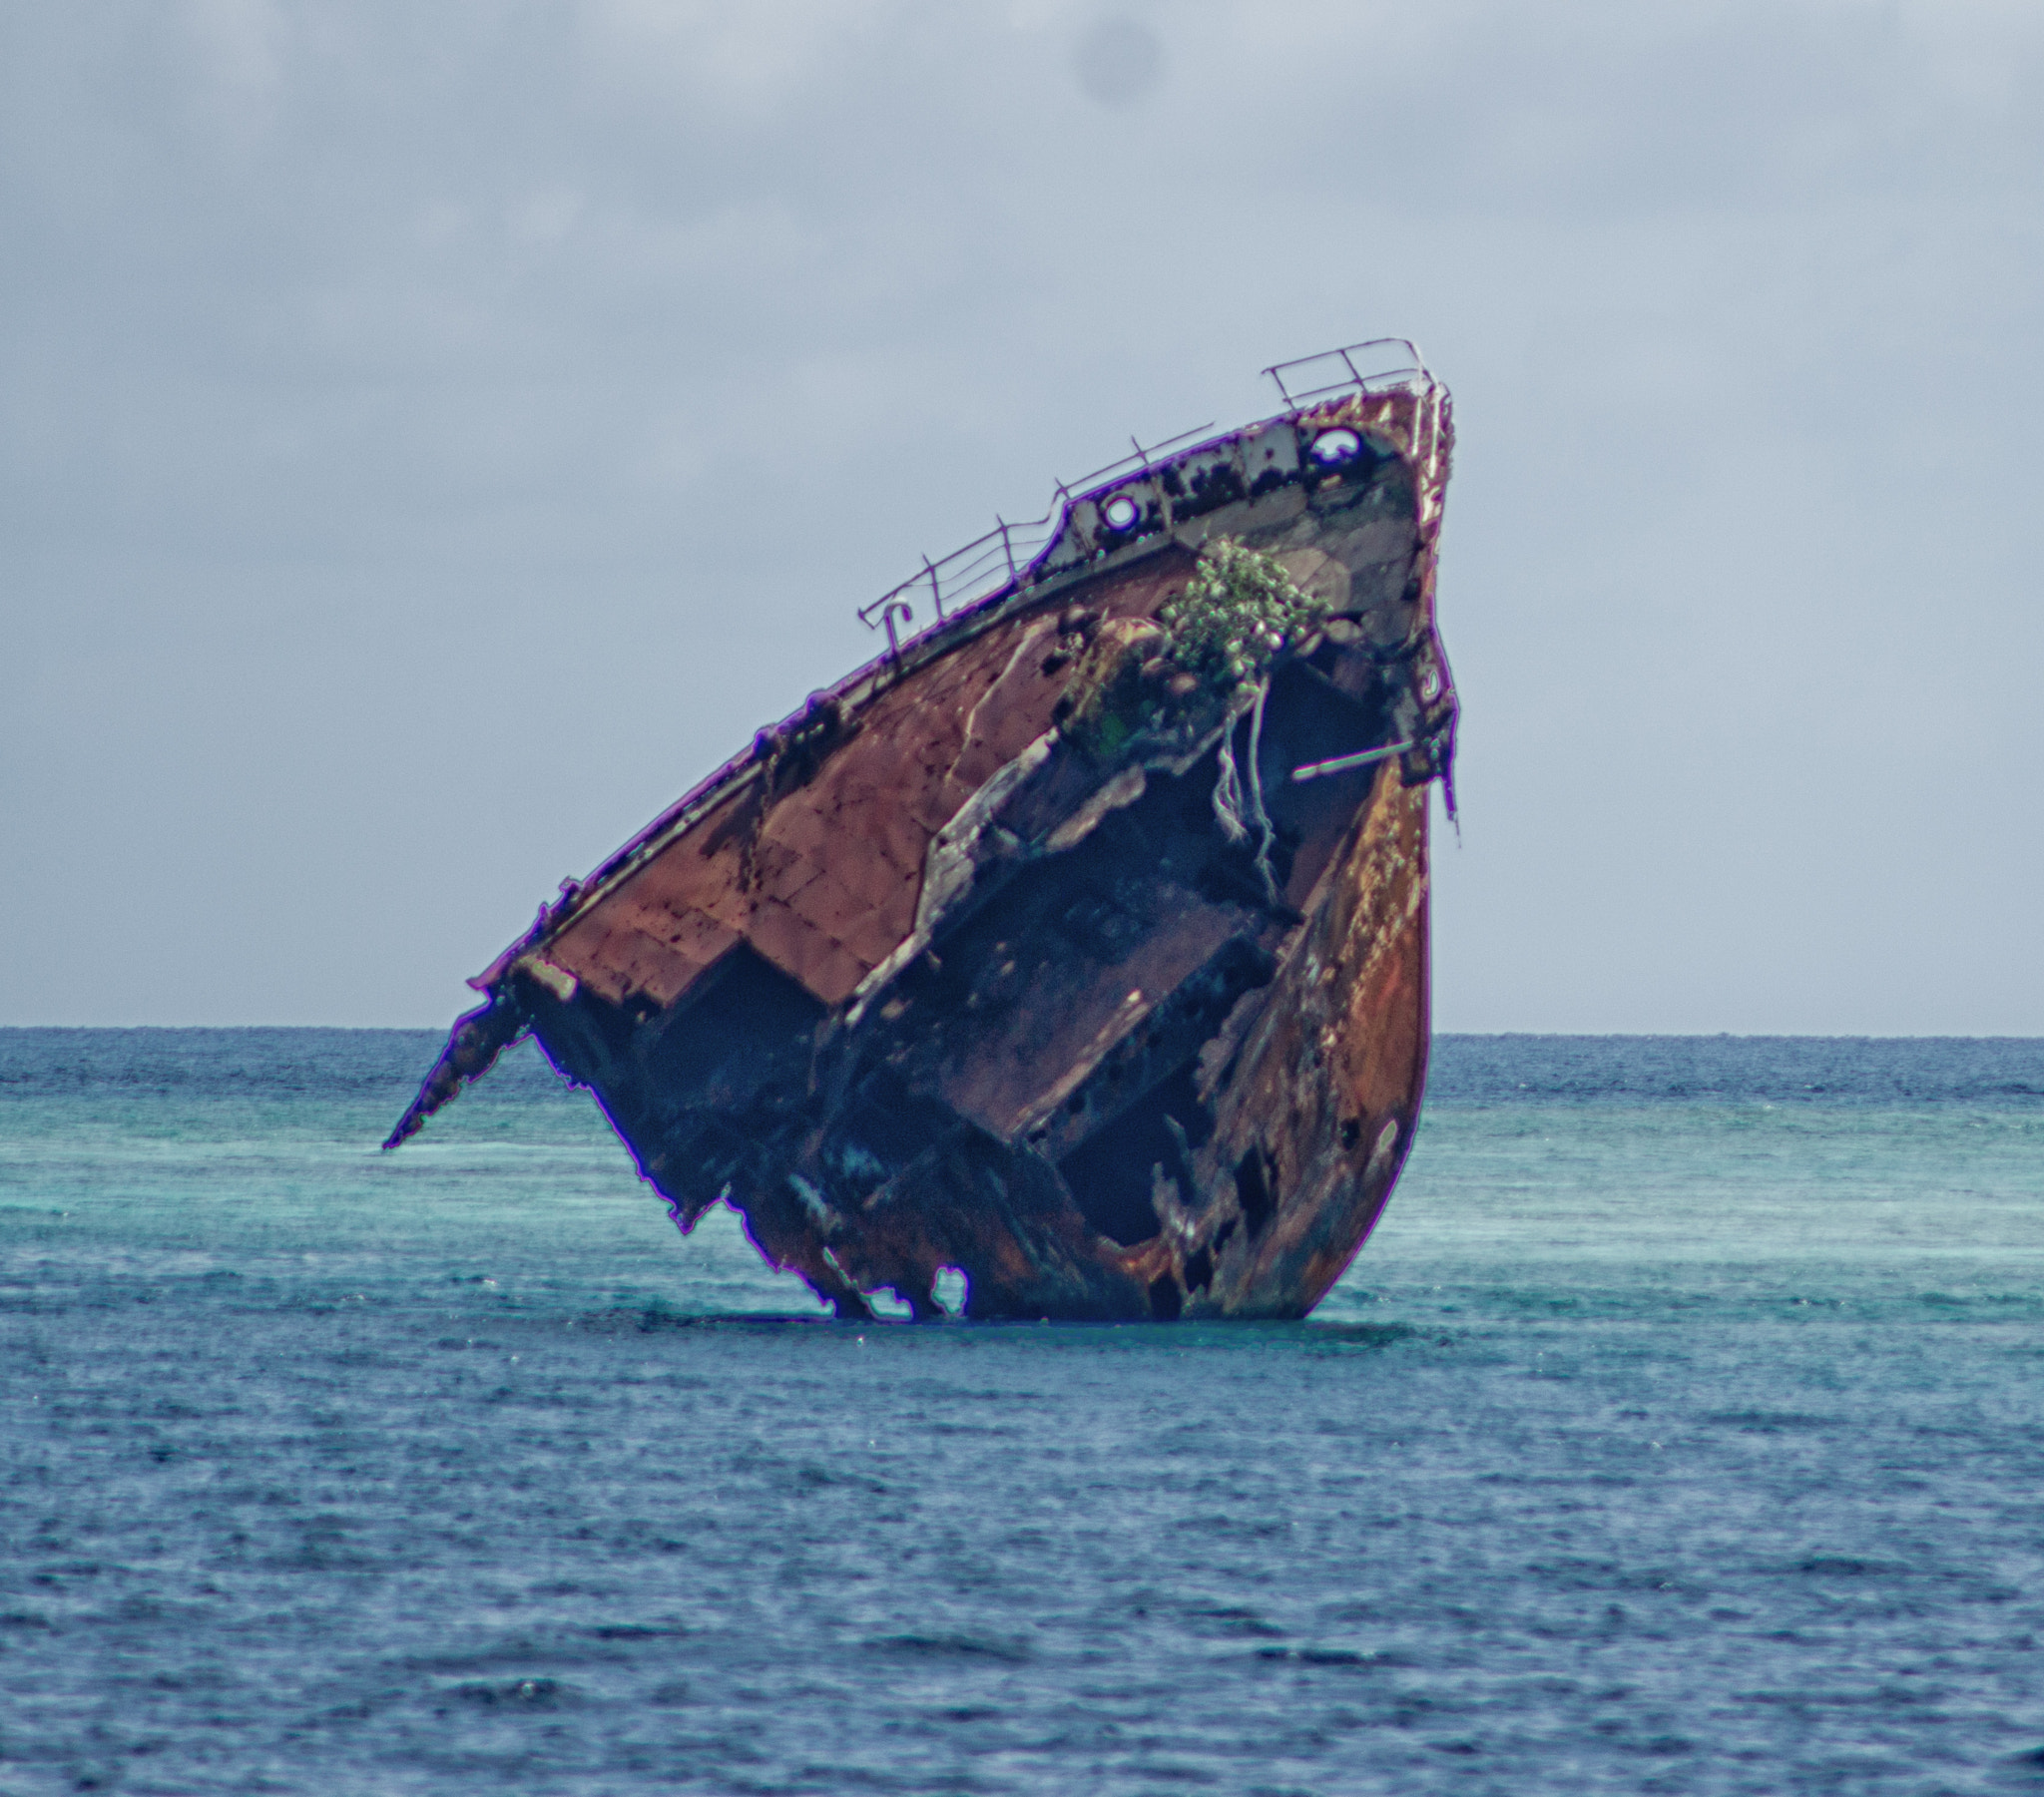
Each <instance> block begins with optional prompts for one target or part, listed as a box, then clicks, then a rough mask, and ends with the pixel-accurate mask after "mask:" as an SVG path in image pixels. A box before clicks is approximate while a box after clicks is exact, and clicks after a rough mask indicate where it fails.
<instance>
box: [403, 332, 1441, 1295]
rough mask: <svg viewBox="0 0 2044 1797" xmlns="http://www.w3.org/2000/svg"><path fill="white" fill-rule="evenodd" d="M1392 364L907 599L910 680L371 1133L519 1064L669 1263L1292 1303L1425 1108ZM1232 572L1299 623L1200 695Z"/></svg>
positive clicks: (1370, 1210) (468, 1042)
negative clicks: (762, 1264)
mask: <svg viewBox="0 0 2044 1797" xmlns="http://www.w3.org/2000/svg"><path fill="white" fill-rule="evenodd" d="M1413 362H1414V365H1413V366H1411V367H1407V368H1404V369H1401V370H1398V371H1396V372H1395V373H1393V374H1391V375H1389V376H1386V377H1384V378H1381V379H1376V380H1371V379H1362V378H1348V379H1343V380H1341V381H1340V382H1339V384H1338V386H1337V387H1336V388H1334V389H1332V390H1331V391H1323V392H1321V393H1318V394H1315V395H1310V396H1308V397H1307V398H1306V400H1305V401H1304V402H1302V403H1295V404H1291V405H1290V406H1289V407H1288V409H1287V410H1286V411H1285V412H1284V413H1283V414H1282V415H1280V416H1278V417H1277V418H1273V419H1270V420H1266V421H1265V422H1264V423H1262V424H1260V425H1256V426H1252V427H1250V428H1248V429H1247V430H1244V431H1240V432H1235V433H1231V434H1229V435H1227V436H1223V437H1218V438H1213V439H1209V440H1208V441H1206V442H1203V443H1200V444H1196V445H1195V446H1193V447H1192V448H1190V449H1187V450H1183V451H1180V452H1178V453H1176V454H1175V455H1172V456H1169V457H1166V456H1162V455H1159V454H1156V453H1155V452H1153V453H1152V455H1151V456H1148V457H1142V458H1140V459H1141V464H1142V465H1141V467H1140V468H1138V469H1136V470H1133V471H1123V472H1120V473H1118V474H1117V475H1116V476H1115V477H1114V478H1111V479H1107V480H1103V481H1100V482H1099V483H1097V484H1096V485H1094V486H1092V487H1090V488H1089V489H1087V490H1085V491H1083V492H1081V493H1080V495H1079V496H1078V497H1077V498H1063V503H1062V504H1061V505H1060V506H1059V507H1058V508H1057V509H1056V510H1055V511H1054V513H1053V515H1052V519H1051V521H1050V525H1049V529H1048V532H1047V538H1046V541H1045V542H1044V543H1043V546H1042V548H1041V549H1040V550H1039V551H1038V552H1037V553H1036V554H1034V555H1033V556H1031V557H1029V558H1028V559H1027V561H1026V563H1023V564H1020V565H1016V566H1014V569H1013V572H1012V574H1010V575H1009V576H1008V578H1005V579H1003V580H1001V581H1000V582H999V583H998V584H997V585H996V586H995V589H994V590H993V591H992V592H991V593H989V594H986V595H985V596H984V597H982V598H980V599H978V600H977V601H976V602H975V603H973V604H971V605H969V606H968V607H966V608H965V609H963V610H956V611H954V612H953V613H952V615H951V616H950V617H949V618H946V619H942V621H941V622H940V623H939V624H938V626H937V627H936V628H934V629H932V630H930V631H928V632H926V633H925V634H924V635H923V636H922V637H920V638H917V639H914V640H913V641H910V642H907V643H900V642H898V641H895V640H894V627H895V624H896V621H897V618H899V617H900V616H902V615H904V614H905V612H906V606H905V604H903V603H902V602H901V599H900V597H899V596H889V599H888V600H887V601H886V602H882V604H881V606H879V607H877V608H875V610H877V611H878V612H879V613H880V621H881V622H884V623H885V624H886V626H887V628H888V630H889V635H890V650H889V653H888V654H887V655H886V656H884V657H882V658H881V659H880V660H879V661H878V662H876V663H874V664H872V665H871V666H870V667H868V668H866V669H863V670H860V671H859V672H858V673H857V674H853V675H852V676H850V677H849V678H848V679H847V680H845V681H843V682H841V683H840V684H839V685H838V686H836V687H834V688H831V689H830V690H829V691H827V692H822V693H818V694H815V695H814V696H813V697H812V698H811V699H810V701H809V703H808V705H807V706H805V707H804V709H803V710H802V711H801V712H799V713H797V714H796V715H795V716H794V717H792V718H790V719H788V720H787V721H786V722H785V723H783V724H782V725H780V726H779V727H778V728H777V729H774V730H767V731H762V732H761V734H760V736H759V737H758V738H757V739H756V741H755V743H754V746H753V748H752V749H751V750H750V751H749V752H748V753H747V754H745V755H742V756H740V757H739V758H738V759H737V760H735V761H734V762H732V763H730V764H729V765H728V766H727V767H725V768H724V769H721V770H720V771H719V773H718V774H716V775H714V776H713V777H712V778H711V779H710V780H708V781H706V782H705V783H704V784H703V785H702V786H700V787H698V788H697V789H696V790H695V791H694V792H692V793H691V794H689V795H688V796H687V797H686V798H684V799H683V800H682V801H681V802H680V803H679V804H677V805H676V806H675V807H674V808H673V809H672V810H671V811H669V812H668V813H667V814H666V815H664V816H663V817H661V818H659V819H657V820H656V821H655V822H654V824H652V825H651V826H649V828H648V829H647V830H646V831H645V832H643V833H642V834H641V836H639V837H638V838H636V839H635V840H634V841H633V842H632V843H630V844H628V845H627V846H626V848H625V849H623V850H621V851H620V853H619V854H618V855H617V856H615V857H613V858H612V860H611V861H610V862H609V863H607V864H606V865H605V866H604V867H603V868H601V869H599V870H598V871H597V873H596V874H594V875H593V876H592V877H591V878H590V880H588V881H587V882H585V883H583V884H582V885H580V886H578V887H571V888H570V889H568V890H567V891H566V892H565V894H564V896H563V898H562V900H561V901H560V902H559V903H558V904H556V905H554V906H551V907H549V908H547V909H545V910H543V911H542V912H541V915H540V918H539V920H538V922H537V923H536V924H535V925H534V927H533V929H532V930H531V931H530V932H529V933H528V934H527V935H526V936H525V937H524V938H522V939H521V940H520V941H519V942H517V943H515V944H514V945H513V946H512V947H511V948H510V949H508V950H506V952H505V953H504V955H502V956H501V957H499V959H498V960H497V962H496V963H495V964H494V965H493V966H492V967H491V968H490V969H489V970H488V971H487V972H486V973H485V974H483V975H482V976H480V977H479V978H478V979H477V980H476V981H475V982H473V984H475V985H476V986H477V987H478V988H479V989H481V990H482V991H484V992H485V993H486V994H487V995H488V1000H487V1003H486V1004H485V1005H483V1006H482V1007H481V1008H480V1009H479V1010H477V1011H475V1012H472V1013H470V1014H469V1016H467V1017H466V1018H464V1019H462V1020H461V1022H460V1023H458V1024H457V1025H456V1027H455V1030H454V1032H453V1034H452V1036H451V1037H450V1039H449V1042H448V1046H447V1049H446V1051H445V1053H444V1054H443V1055H442V1057H441V1059H440V1062H439V1063H438V1065H436V1067H435V1068H434V1069H433V1071H432V1073H431V1074H430V1075H429V1076H428V1078H427V1081H426V1083H425V1085H424V1087H423V1088H422V1089H421V1092H420V1095H419V1098H418V1100H417V1101H416V1102H415V1103H414V1105H413V1106H412V1108H411V1110H410V1111H409V1112H407V1114H406V1116H405V1118H404V1119H403V1120H402V1122H400V1123H399V1125H398V1127H397V1129H396V1130H394V1131H393V1133H392V1136H391V1141H390V1143H389V1144H388V1145H395V1144H396V1143H397V1142H398V1141H401V1140H402V1139H403V1138H404V1137H405V1136H406V1135H408V1134H409V1133H411V1132H412V1130H414V1129H416V1128H417V1127H418V1126H419V1124H420V1123H422V1122H423V1121H424V1119H425V1118H426V1117H427V1116H428V1115H430V1113H431V1112H432V1111H433V1110H435V1109H437V1107H438V1106H439V1105H441V1104H444V1103H445V1102H446V1101H447V1100H448V1099H449V1098H451V1097H452V1096H453V1095H454V1094H455V1093H456V1092H458V1091H459V1090H460V1088H461V1087H462V1085H464V1084H465V1083H466V1082H467V1081H469V1080H472V1079H474V1078H477V1077H479V1076H480V1074H481V1073H482V1072H484V1071H486V1069H487V1068H488V1066H489V1065H490V1063H491V1062H492V1061H494V1059H495V1057H496V1055H497V1054H498V1053H499V1052H500V1051H501V1049H502V1048H503V1047H504V1046H505V1045H507V1044H508V1043H509V1042H511V1041H513V1040H515V1039H516V1038H517V1037H518V1036H519V1035H521V1034H523V1033H526V1032H530V1033H531V1034H533V1035H534V1036H535V1037H537V1039H538V1041H539V1042H540V1044H541V1046H542V1048H543V1049H544V1050H545V1052H546V1053H547V1055H548V1056H549V1058H550V1059H551V1060H552V1061H553V1062H554V1063H555V1065H556V1066H557V1067H559V1068H560V1069H561V1070H562V1071H563V1072H564V1073H566V1074H567V1075H568V1076H569V1077H571V1078H572V1079H574V1080H576V1081H578V1082H580V1083H582V1084H585V1085H587V1086H589V1087H590V1088H591V1089H592V1090H593V1091H594V1092H595V1093H596V1095H597V1097H598V1098H599V1099H600V1100H601V1102H602V1104H603V1106H604V1109H605V1111H606V1112H607V1114H608V1115H609V1117H610V1119H611V1121H612V1122H613V1123H614V1124H615V1125H616V1127H617V1129H618V1132H619V1134H620V1135H621V1136H622V1137H623V1138H624V1140H625V1141H626V1143H627V1144H628V1145H629V1147H630V1148H631V1150H632V1152H633V1154H634V1156H635V1157H636V1159H637V1161H638V1164H639V1167H640V1170H641V1171H642V1173H643V1174H644V1175H645V1177H646V1178H647V1179H648V1180H650V1181H651V1182H652V1183H653V1184H654V1185H655V1186H656V1187H657V1188H658V1189H659V1190H660V1191H661V1193H662V1194H663V1195H664V1196H665V1197H666V1198H667V1200H668V1202H669V1204H670V1206H671V1207H672V1209H673V1213H674V1215H675V1217H676V1220H677V1221H678V1222H679V1223H680V1225H681V1227H682V1228H683V1229H684V1230H685V1231H686V1230H687V1229H689V1228H691V1227H692V1226H693V1225H694V1223H695V1221H696V1220H697V1218H698V1217H700V1216H701V1215H702V1214H703V1213H704V1211H705V1210H706V1209H708V1208H709V1206H710V1205H712V1204H714V1203H716V1202H718V1201H719V1200H720V1199H723V1200H726V1201H728V1202H730V1203H731V1204H732V1205H734V1206H735V1207H736V1208H737V1209H738V1210H739V1211H740V1212H741V1213H742V1214H743V1216H744V1218H745V1222H746V1226H747V1229H748V1231H749V1233H750V1234H751V1236H752V1239H753V1240H754V1241H755V1242H756V1243H757V1244H758V1246H759V1247H760V1249H761V1250H762V1251H763V1253H765V1254H766V1255H767V1258H768V1259H769V1260H770V1261H772V1262H773V1263H774V1264H775V1265H777V1266H781V1267H786V1268H792V1269H794V1270H796V1271H798V1272H799V1273H800V1274H801V1275H802V1276H803V1278H805V1279H806V1280H807V1281H808V1282H809V1284H810V1285H811V1286H812V1287H813V1288H814V1289H815V1290H816V1291H817V1292H818V1293H820V1294H821V1295H823V1296H824V1297H826V1298H828V1299H830V1300H831V1301H832V1302H833V1303H834V1304H835V1305H836V1307H837V1308H838V1310H839V1312H840V1314H846V1315H854V1316H863V1315H867V1314H869V1313H870V1312H869V1306H868V1304H867V1297H868V1296H869V1295H870V1294H874V1293H877V1292H879V1291H880V1290H882V1289H891V1290H892V1291H893V1292H895V1293H896V1294H897V1295H898V1296H899V1297H900V1298H901V1299H904V1300H906V1301H907V1303H908V1304H909V1305H910V1306H911V1308H912V1309H913V1311H914V1314H915V1315H916V1316H918V1317H929V1316H936V1315H939V1314H942V1309H941V1306H940V1304H939V1299H938V1292H939V1290H940V1289H941V1276H942V1275H944V1274H945V1273H947V1272H950V1271H952V1270H954V1269H955V1271H956V1272H957V1273H962V1274H963V1275H964V1290H965V1293H966V1297H965V1304H964V1308H965V1312H966V1314H968V1315H971V1316H977V1317H1067V1318H1082V1317H1087V1318H1159V1319H1167V1318H1177V1317H1197V1316H1230V1317H1297V1316H1302V1315H1304V1314H1305V1313H1306V1312H1307V1311H1308V1310H1310V1309H1311V1308H1312V1306H1313V1305H1314V1304H1315V1303H1317V1302H1318V1301H1319V1299H1320V1298H1321V1297H1322V1296H1323V1295H1324V1294H1325V1292H1326V1290H1327V1288H1328V1287H1329V1286H1330V1285H1331V1284H1332V1283H1333V1282H1334V1280H1335V1279H1336V1278H1337V1277H1338V1276H1339V1275H1340V1273H1341V1271H1342V1269H1343V1268H1344V1267H1346V1266H1347V1264H1348V1262H1349V1261H1350V1260H1351V1259H1352V1258H1353V1256H1354V1254H1355V1252H1356V1250H1357V1249H1358V1248H1359V1247H1360V1246H1361V1244H1362V1241H1363V1239H1364V1237H1365V1236H1366V1235H1367V1234H1368V1233H1369V1230H1370V1228H1371V1227H1372V1225H1373V1224H1374V1223H1375V1221H1376V1218H1377V1216H1378V1214H1379V1213H1380V1212H1381V1210H1382V1208H1383V1205H1384V1203H1385V1200H1386V1199H1387V1198H1388V1197H1389V1195H1390V1191H1391V1187H1392V1184H1393V1183H1394V1181H1395V1180H1396V1178H1397V1174H1398V1169H1399V1167H1400V1166H1401V1164H1402V1163H1403V1160H1404V1157H1405V1153H1406V1151H1407V1148H1408V1147H1409V1145H1410V1143H1411V1139H1412V1132H1413V1128H1414V1125H1415V1123H1416V1122H1417V1119H1418V1113H1419V1105H1420V1099H1421V1094H1422V1089H1423V1086H1424V1080H1425V1069H1426V1052H1427V1042H1428V1014H1427V1003H1428V995H1427V980H1428V942H1427V928H1428V923H1427V900H1428V874H1427V802H1428V801H1427V788H1428V785H1429V784H1430V782H1431V781H1432V780H1433V779H1435V778H1436V777H1444V776H1446V775H1447V774H1448V772H1449V768H1450V757H1451V755H1452V749H1453V734H1454V723H1455V717H1456V701H1455V696H1454V690H1453V685H1452V681H1451V679H1450V677H1449V674H1448V669H1447V664H1446V659H1445V656H1444V654H1443V653H1442V650H1441V646H1440V640H1439V637H1438V634H1437V633H1436V631H1435V627H1434V615H1433V614H1434V604H1433V599H1434V594H1433V587H1434V568H1435V559H1436V552H1437V544H1438V532H1439V524H1440V508H1441V499H1442V494H1443V491H1444V488H1445V485H1446V480H1447V471H1448V450H1449V442H1450V431H1449V426H1448V416H1447V396H1446V393H1445V391H1444V390H1443V389H1442V388H1441V387H1440V386H1439V385H1438V384H1437V383H1436V382H1434V381H1433V379H1432V377H1431V376H1430V375H1427V374H1426V373H1425V371H1424V369H1423V367H1419V366H1417V358H1416V356H1415V357H1414V358H1413ZM1342 367H1343V369H1344V370H1345V371H1346V373H1347V374H1348V375H1349V376H1353V375H1354V373H1355V367H1354V364H1353V362H1352V361H1351V360H1350V359H1349V358H1348V356H1347V355H1346V354H1345V352H1344V353H1343V355H1342ZM1279 384H1280V390H1282V388H1283V382H1282V381H1281V379H1280V383H1279ZM1286 397H1287V399H1290V397H1291V395H1290V394H1288V393H1287V395H1286ZM1062 497H1063V496H1062V494H1061V498H1062ZM1217 546H1218V547H1217ZM1000 548H1001V549H1002V550H1003V551H1005V552H1007V553H1008V555H1009V556H1010V557H1011V559H1012V558H1013V551H1014V545H1013V543H1012V541H1011V539H1010V536H1009V534H1008V532H1007V530H1006V528H1005V527H1004V529H1003V532H1002V535H1001V539H1000ZM1230 554H1234V555H1238V556H1239V557H1240V558H1241V563H1242V565H1243V566H1245V567H1252V568H1253V569H1259V570H1264V571H1266V572H1267V573H1268V575H1269V577H1270V578H1271V579H1272V580H1274V581H1278V583H1279V585H1280V586H1281V589H1282V592H1283V593H1284V594H1286V595H1288V596H1289V597H1288V599H1287V600H1286V603H1287V604H1290V603H1292V602H1296V606H1295V609H1294V611H1293V612H1292V613H1291V614H1289V616H1292V617H1293V618H1295V619H1303V620H1305V621H1306V622H1305V623H1295V624H1294V625H1293V626H1292V628H1291V630H1290V633H1289V635H1287V636H1284V637H1283V638H1282V640H1281V642H1280V640H1279V639H1278V636H1277V635H1276V634H1275V633H1274V634H1273V635H1272V636H1271V638H1270V643H1271V644H1272V645H1273V646H1274V647H1272V648H1270V649H1268V650H1263V651H1260V652H1259V653H1260V654H1261V656H1262V658H1263V659H1262V660H1261V661H1258V662H1256V664H1255V666H1254V667H1250V668H1249V669H1248V671H1247V672H1244V671H1243V669H1242V668H1240V667H1238V668H1237V669H1236V672H1235V673H1234V674H1228V675H1227V676H1226V677H1225V678H1218V679H1217V677H1215V676H1212V675H1211V674H1209V675H1202V676H1200V677H1196V676H1195V675H1194V674H1191V673H1188V672H1187V669H1188V668H1189V667H1192V666H1194V665H1195V664H1194V663H1193V661H1192V660H1191V657H1192V651H1191V650H1190V649H1188V648H1187V647H1186V643H1187V641H1189V639H1187V638H1186V637H1184V636H1183V634H1181V636H1179V637H1174V635H1173V631H1174V630H1175V629H1179V628H1180V627H1179V626H1178V625H1175V624H1174V620H1182V619H1183V618H1184V617H1185V616H1186V615H1187V612H1186V607H1187V595H1188V594H1189V593H1193V592H1196V591H1214V592H1219V591H1221V589H1220V588H1219V587H1216V586H1214V584H1213V583H1214V576H1213V575H1212V569H1213V568H1214V567H1215V566H1216V565H1217V560H1216V558H1217V557H1220V558H1223V559H1225V557H1226V556H1227V555H1230ZM942 580H943V576H942V570H941V567H940V568H938V569H932V570H930V571H929V575H928V581H929V588H930V590H931V593H932V596H933V597H935V598H937V599H938V600H939V601H940V602H941V600H942V598H943V596H944V595H943V586H942ZM1203 581H1204V582H1206V583H1207V587H1206V588H1202V587H1201V583H1202V582H1203ZM940 616H941V608H940ZM1174 658H1176V659H1174Z"/></svg>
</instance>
